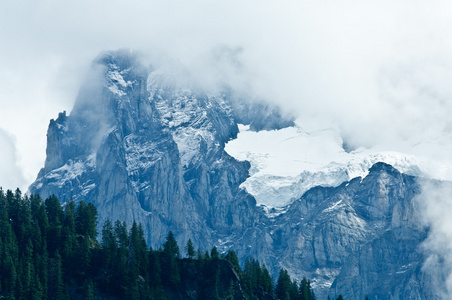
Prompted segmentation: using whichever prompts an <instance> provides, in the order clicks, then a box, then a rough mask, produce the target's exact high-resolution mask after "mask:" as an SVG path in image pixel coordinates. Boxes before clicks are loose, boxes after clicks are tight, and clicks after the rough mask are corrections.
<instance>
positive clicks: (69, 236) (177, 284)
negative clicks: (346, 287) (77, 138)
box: [0, 189, 342, 300]
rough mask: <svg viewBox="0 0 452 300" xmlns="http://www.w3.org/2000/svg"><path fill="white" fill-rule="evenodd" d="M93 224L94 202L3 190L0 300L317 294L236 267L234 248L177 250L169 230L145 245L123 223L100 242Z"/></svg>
mask: <svg viewBox="0 0 452 300" xmlns="http://www.w3.org/2000/svg"><path fill="white" fill-rule="evenodd" d="M96 226H97V210H96V208H95V207H94V205H93V204H91V203H85V202H83V201H81V202H79V203H78V204H75V203H74V202H73V201H71V202H67V203H65V204H64V205H63V206H62V205H60V202H59V200H58V199H57V198H56V197H55V196H51V197H49V198H47V199H46V200H45V201H43V200H42V199H41V198H40V196H39V195H31V196H28V195H25V196H22V193H21V192H20V190H19V189H17V190H16V191H15V192H12V191H10V190H8V191H6V193H5V192H4V191H3V190H2V189H0V299H17V300H19V299H36V300H38V299H48V300H60V299H87V300H88V299H90V300H91V299H291V300H296V299H300V300H301V299H303V300H310V299H315V295H314V291H313V290H312V288H311V286H310V282H309V281H308V280H306V279H303V280H302V281H301V282H299V283H298V282H297V281H295V280H292V279H291V278H290V276H289V274H288V273H287V271H286V270H284V269H282V270H281V271H280V273H279V278H278V279H277V280H273V278H272V277H271V276H270V273H269V271H268V270H267V268H266V267H265V265H262V264H260V263H259V262H258V261H256V260H254V259H248V260H247V261H246V262H245V263H244V265H243V268H241V267H240V264H239V260H238V258H237V255H236V253H235V252H234V251H229V252H227V253H226V254H223V255H220V253H219V252H218V250H217V248H216V247H213V248H212V249H211V250H210V251H205V252H202V251H200V250H195V246H194V245H193V243H192V242H191V240H189V241H188V243H187V244H186V245H185V246H184V247H183V249H182V251H181V249H180V248H179V245H178V244H177V242H176V240H175V238H174V236H173V234H172V232H169V233H168V236H167V238H166V242H165V243H164V244H163V245H162V248H161V249H156V250H153V249H149V248H148V246H147V244H146V241H145V238H144V232H143V229H142V228H141V225H140V224H136V223H133V225H132V227H131V228H127V226H126V224H125V223H124V222H120V221H116V222H114V223H113V222H111V221H107V222H105V224H103V229H102V233H101V236H102V238H101V239H100V241H98V240H97V236H98V232H97V231H96ZM181 252H182V253H183V254H182V253H181ZM340 297H341V296H340ZM341 298H342V297H341Z"/></svg>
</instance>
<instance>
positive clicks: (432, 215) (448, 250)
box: [417, 181, 452, 299]
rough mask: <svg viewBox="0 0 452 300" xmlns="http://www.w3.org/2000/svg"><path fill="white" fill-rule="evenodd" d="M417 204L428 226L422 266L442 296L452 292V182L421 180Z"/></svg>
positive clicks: (423, 246) (423, 245) (449, 295)
mask: <svg viewBox="0 0 452 300" xmlns="http://www.w3.org/2000/svg"><path fill="white" fill-rule="evenodd" d="M420 183H421V188H422V191H421V194H420V195H419V197H417V204H418V207H419V211H420V212H421V216H420V217H421V218H420V221H421V224H422V225H424V226H427V227H428V228H429V234H428V237H427V239H426V240H425V241H424V242H423V244H422V249H421V250H422V251H423V253H424V254H425V257H426V260H425V263H424V265H423V267H422V270H423V271H424V272H425V273H426V274H427V275H428V276H429V277H430V278H431V279H430V281H429V282H431V284H434V285H436V286H435V288H436V290H437V291H439V292H440V294H441V295H442V298H443V299H450V297H451V296H452V219H451V218H450V213H451V211H452V183H451V182H437V181H436V182H435V181H420Z"/></svg>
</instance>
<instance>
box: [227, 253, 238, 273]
mask: <svg viewBox="0 0 452 300" xmlns="http://www.w3.org/2000/svg"><path fill="white" fill-rule="evenodd" d="M225 259H226V260H227V261H229V262H230V263H231V264H232V267H233V268H234V270H235V271H236V272H240V263H239V258H238V256H237V254H236V253H235V251H234V250H229V251H228V252H227V253H226V256H225Z"/></svg>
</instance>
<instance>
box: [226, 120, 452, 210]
mask: <svg viewBox="0 0 452 300" xmlns="http://www.w3.org/2000/svg"><path fill="white" fill-rule="evenodd" d="M239 129H240V133H239V135H238V137H237V139H235V140H232V141H230V142H229V143H228V144H226V147H225V150H226V151H227V153H229V155H231V156H233V157H235V158H236V159H238V160H240V161H244V160H247V161H249V162H250V163H251V169H250V177H249V178H248V179H247V180H246V181H245V182H244V183H243V184H242V185H241V187H242V188H244V189H246V190H247V191H248V192H249V193H250V194H252V195H253V196H254V197H255V198H256V201H257V204H258V205H263V206H265V207H267V208H282V207H284V206H286V205H288V204H290V203H291V202H293V201H294V200H296V199H298V198H299V197H301V196H302V195H303V194H304V193H305V192H306V191H307V190H309V189H310V188H312V187H314V186H338V185H340V184H341V183H343V182H345V181H348V180H350V179H352V178H355V177H362V178H363V177H365V176H366V175H367V173H368V170H369V168H370V167H371V166H372V165H373V164H375V163H377V162H385V163H388V164H390V165H392V166H393V167H395V168H397V169H398V170H399V171H400V172H403V173H406V174H409V175H416V176H421V177H431V178H436V179H448V180H450V178H444V176H443V175H444V173H445V172H439V170H442V171H444V169H445V168H446V169H449V170H450V169H452V168H451V167H450V166H444V164H443V163H439V162H435V161H433V160H432V159H427V158H425V157H422V156H420V155H414V154H409V153H402V152H397V151H390V149H389V148H388V149H385V148H384V147H381V146H380V147H378V148H377V147H375V148H373V149H365V148H360V149H357V150H354V151H352V152H346V151H345V150H344V149H343V146H342V145H343V140H342V138H341V135H340V131H339V130H338V129H336V128H323V129H319V130H314V131H310V132H307V131H306V130H304V129H303V128H302V126H301V125H300V121H299V120H297V122H296V126H294V127H289V128H284V129H281V130H272V131H260V132H254V131H250V130H249V126H245V125H239ZM446 173H447V172H446Z"/></svg>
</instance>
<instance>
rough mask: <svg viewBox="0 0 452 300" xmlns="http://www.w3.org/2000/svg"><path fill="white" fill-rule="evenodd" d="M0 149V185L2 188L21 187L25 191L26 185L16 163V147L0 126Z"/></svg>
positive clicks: (12, 188) (13, 188)
mask: <svg viewBox="0 0 452 300" xmlns="http://www.w3.org/2000/svg"><path fill="white" fill-rule="evenodd" d="M0 149H1V154H2V156H1V168H0V187H2V188H3V190H7V189H11V190H15V189H16V188H21V189H22V190H23V191H26V188H27V186H26V185H25V184H26V181H25V180H24V176H23V174H22V171H21V170H20V168H19V166H18V165H17V155H16V147H15V145H14V139H13V138H12V137H11V135H9V134H8V133H7V132H6V131H4V130H3V129H1V128H0Z"/></svg>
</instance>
